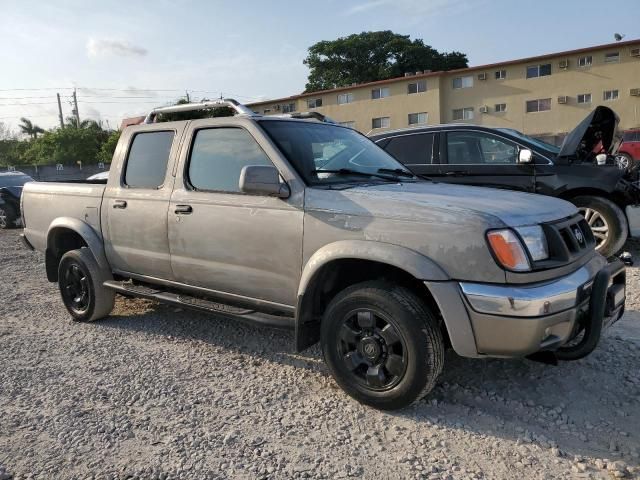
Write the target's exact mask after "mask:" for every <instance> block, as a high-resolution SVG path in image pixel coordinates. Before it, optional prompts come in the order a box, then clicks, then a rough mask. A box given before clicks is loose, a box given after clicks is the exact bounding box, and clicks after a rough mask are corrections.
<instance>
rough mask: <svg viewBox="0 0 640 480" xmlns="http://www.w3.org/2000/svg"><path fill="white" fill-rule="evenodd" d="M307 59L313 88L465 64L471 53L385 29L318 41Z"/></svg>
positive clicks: (309, 85)
mask: <svg viewBox="0 0 640 480" xmlns="http://www.w3.org/2000/svg"><path fill="white" fill-rule="evenodd" d="M303 63H304V64H305V65H307V66H308V67H309V70H310V71H309V77H308V79H307V84H306V87H305V91H307V92H311V91H317V90H326V89H330V88H334V87H344V86H347V85H350V84H352V83H363V82H373V81H376V80H385V79H387V78H393V77H400V76H402V75H403V74H404V73H405V72H417V71H423V70H433V71H439V70H452V69H456V68H464V67H466V66H467V56H466V55H465V54H464V53H460V52H455V51H454V52H449V53H446V52H439V51H438V50H436V49H434V48H432V47H431V46H429V45H425V43H424V41H423V40H422V39H415V40H411V39H410V38H409V35H399V34H397V33H393V32H392V31H390V30H384V31H379V32H362V33H359V34H353V35H349V36H348V37H340V38H338V39H336V40H323V41H321V42H318V43H316V44H314V45H312V46H311V47H309V53H308V55H307V58H305V59H304V62H303Z"/></svg>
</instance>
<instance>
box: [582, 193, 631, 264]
mask: <svg viewBox="0 0 640 480" xmlns="http://www.w3.org/2000/svg"><path fill="white" fill-rule="evenodd" d="M571 202H572V203H573V204H574V205H575V206H576V207H578V210H580V213H581V214H582V216H583V217H585V220H586V221H587V223H588V224H589V226H590V227H591V230H592V232H593V234H594V236H595V237H596V250H597V251H598V252H600V253H601V254H602V255H604V256H605V257H607V258H609V257H612V256H613V255H615V254H616V253H617V252H619V251H620V249H621V248H622V247H623V245H624V242H626V241H627V235H628V233H629V227H628V225H627V218H626V217H625V215H624V212H623V211H622V210H621V209H620V207H618V206H617V205H616V204H615V203H613V202H612V201H611V200H609V199H606V198H604V197H596V196H593V197H592V196H586V195H585V196H579V197H575V198H572V199H571Z"/></svg>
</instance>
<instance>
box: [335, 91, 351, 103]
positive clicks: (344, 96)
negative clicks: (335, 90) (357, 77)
mask: <svg viewBox="0 0 640 480" xmlns="http://www.w3.org/2000/svg"><path fill="white" fill-rule="evenodd" d="M351 102H353V93H341V94H340V95H338V105H344V104H345V103H351Z"/></svg>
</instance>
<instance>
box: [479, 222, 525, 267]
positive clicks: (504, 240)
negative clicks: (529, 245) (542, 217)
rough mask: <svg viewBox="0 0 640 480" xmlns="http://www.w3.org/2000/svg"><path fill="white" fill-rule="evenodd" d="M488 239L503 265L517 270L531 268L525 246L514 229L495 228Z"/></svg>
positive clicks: (488, 234)
mask: <svg viewBox="0 0 640 480" xmlns="http://www.w3.org/2000/svg"><path fill="white" fill-rule="evenodd" d="M487 240H488V241H489V246H490V247H491V250H493V253H494V255H495V257H496V259H497V260H498V262H499V263H500V264H501V265H502V266H503V267H505V268H507V269H509V270H515V271H517V272H524V271H527V270H531V266H530V265H529V259H528V258H527V254H526V253H525V251H524V247H523V246H522V243H521V242H520V240H519V239H518V237H517V236H516V234H515V233H514V232H513V231H511V230H493V231H491V232H489V233H487Z"/></svg>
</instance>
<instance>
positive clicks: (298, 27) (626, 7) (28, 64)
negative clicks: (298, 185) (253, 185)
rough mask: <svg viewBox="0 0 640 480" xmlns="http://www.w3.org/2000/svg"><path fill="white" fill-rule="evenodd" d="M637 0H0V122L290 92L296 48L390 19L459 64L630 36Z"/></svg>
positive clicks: (303, 73) (124, 113) (390, 24)
mask: <svg viewBox="0 0 640 480" xmlns="http://www.w3.org/2000/svg"><path fill="white" fill-rule="evenodd" d="M637 4H638V0H620V1H614V0H607V1H602V0H600V1H594V0H555V1H552V0H537V1H520V0H314V1H307V0H297V1H294V0H270V1H264V0H262V1H243V0H235V1H223V0H209V1H204V0H203V1H180V0H175V1H168V0H154V1H142V0H139V1H132V0H129V1H121V0H101V1H99V2H98V1H88V0H86V1H80V0H69V1H63V0H57V1H51V2H44V1H31V0H17V1H13V0H0V122H4V123H5V124H6V125H8V126H9V127H10V128H13V129H15V128H16V126H17V124H18V123H19V118H20V117H27V118H29V119H31V120H32V121H33V122H34V123H36V124H37V125H39V126H41V127H43V128H51V127H54V126H56V125H57V124H58V115H57V103H56V97H55V95H56V93H60V95H61V96H62V108H63V113H64V116H65V117H66V116H69V115H71V104H70V102H71V93H72V92H73V89H74V88H76V89H77V95H78V103H79V113H80V117H81V119H85V118H91V119H94V120H100V121H102V122H103V123H104V124H105V126H110V127H112V128H113V127H117V126H118V125H119V123H120V120H121V119H122V118H123V117H129V116H134V115H137V114H138V115H139V114H144V113H145V112H147V111H148V110H150V109H151V108H153V107H156V106H161V105H165V104H167V103H169V102H171V101H175V100H176V99H178V98H179V97H181V96H184V95H185V92H186V91H188V92H189V95H190V98H191V99H196V100H199V99H201V98H218V97H219V96H220V95H223V96H224V97H231V98H235V99H237V100H238V101H240V102H245V103H249V102H251V101H256V100H262V99H267V98H276V97H283V96H289V95H294V94H297V93H300V92H301V91H302V90H304V85H305V83H306V78H307V74H308V70H307V68H306V67H305V66H304V65H303V63H302V61H303V59H304V58H305V57H306V53H307V48H308V47H309V46H311V45H313V44H314V43H316V42H318V41H320V40H332V39H335V38H338V37H341V36H346V35H350V34H352V33H359V32H362V31H375V30H392V31H394V32H396V33H400V34H403V35H410V36H411V38H412V39H413V38H422V39H423V40H424V41H425V43H426V44H428V45H431V46H433V47H434V48H436V49H438V50H440V51H453V50H457V51H461V52H464V53H466V54H467V56H468V58H469V64H470V65H482V64H485V63H494V62H499V61H503V60H511V59H516V58H521V57H528V56H533V55H538V54H545V53H552V52H556V51H562V50H570V49H574V48H582V47H587V46H592V45H600V44H605V43H610V42H613V35H614V33H616V32H619V33H622V34H625V35H626V37H625V40H630V39H637V38H640V23H639V22H638V14H637Z"/></svg>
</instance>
